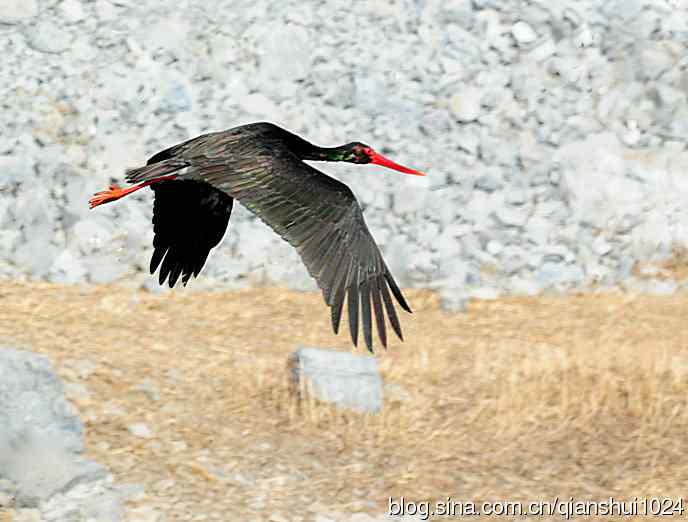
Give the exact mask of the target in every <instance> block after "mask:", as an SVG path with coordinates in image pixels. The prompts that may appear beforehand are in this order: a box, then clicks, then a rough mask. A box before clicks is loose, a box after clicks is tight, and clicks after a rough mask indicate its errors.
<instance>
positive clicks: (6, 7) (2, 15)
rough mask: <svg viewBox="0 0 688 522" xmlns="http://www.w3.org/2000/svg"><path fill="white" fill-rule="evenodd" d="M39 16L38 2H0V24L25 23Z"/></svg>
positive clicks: (7, 0) (12, 0) (26, 0)
mask: <svg viewBox="0 0 688 522" xmlns="http://www.w3.org/2000/svg"><path fill="white" fill-rule="evenodd" d="M37 14H38V1H37V0H3V1H2V2H0V24H16V23H19V22H25V21H26V20H28V19H30V18H32V17H34V16H36V15H37Z"/></svg>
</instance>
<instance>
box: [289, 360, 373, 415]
mask: <svg viewBox="0 0 688 522" xmlns="http://www.w3.org/2000/svg"><path fill="white" fill-rule="evenodd" d="M290 370H291V378H292V383H293V384H294V387H295V391H296V392H297V393H298V394H299V396H300V397H302V398H304V397H307V396H308V394H309V393H312V394H313V395H312V396H313V397H315V398H317V399H319V400H321V401H325V402H332V403H334V404H336V405H337V406H341V407H343V408H350V409H353V410H356V411H360V412H368V413H378V412H379V411H380V410H381V409H382V398H383V397H382V395H383V394H382V377H381V376H380V371H379V367H378V362H377V358H376V357H372V356H368V355H357V354H353V353H349V352H339V351H335V350H323V349H320V348H299V349H298V350H297V351H296V352H294V353H293V354H292V355H291V357H290Z"/></svg>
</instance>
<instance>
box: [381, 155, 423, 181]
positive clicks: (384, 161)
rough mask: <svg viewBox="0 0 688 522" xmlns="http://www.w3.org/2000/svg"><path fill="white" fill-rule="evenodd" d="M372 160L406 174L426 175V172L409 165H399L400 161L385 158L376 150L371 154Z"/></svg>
mask: <svg viewBox="0 0 688 522" xmlns="http://www.w3.org/2000/svg"><path fill="white" fill-rule="evenodd" d="M370 162H371V163H375V165H381V166H383V167H387V168H388V169H392V170H397V171H399V172H403V173H404V174H413V175H414V176H425V174H423V173H422V172H418V171H417V170H413V169H410V168H408V167H404V166H403V165H399V164H398V163H394V162H393V161H392V160H391V159H389V158H385V157H384V156H383V155H382V154H378V153H377V152H375V151H373V152H372V154H370Z"/></svg>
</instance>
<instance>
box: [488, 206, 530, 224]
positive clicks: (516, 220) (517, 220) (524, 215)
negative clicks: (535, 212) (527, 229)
mask: <svg viewBox="0 0 688 522" xmlns="http://www.w3.org/2000/svg"><path fill="white" fill-rule="evenodd" d="M495 217H496V218H497V219H498V220H499V221H500V223H502V224H503V225H506V226H510V227H522V226H523V225H525V224H526V222H527V221H528V217H529V211H528V209H526V208H523V207H500V208H498V209H497V211H496V212H495Z"/></svg>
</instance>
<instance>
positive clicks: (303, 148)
mask: <svg viewBox="0 0 688 522" xmlns="http://www.w3.org/2000/svg"><path fill="white" fill-rule="evenodd" d="M271 128H272V130H273V133H274V134H275V136H276V137H278V139H279V140H280V141H281V142H282V143H283V144H284V145H286V146H287V148H288V149H289V150H290V151H291V152H292V153H293V154H295V155H296V156H298V157H299V158H301V159H302V160H309V161H346V158H347V157H348V156H350V153H351V151H350V147H349V146H347V145H340V146H339V147H318V146H317V145H314V144H312V143H311V142H310V141H307V140H305V139H303V138H302V137H301V136H297V135H296V134H294V133H293V132H289V131H288V130H286V129H282V128H280V127H277V126H271Z"/></svg>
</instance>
